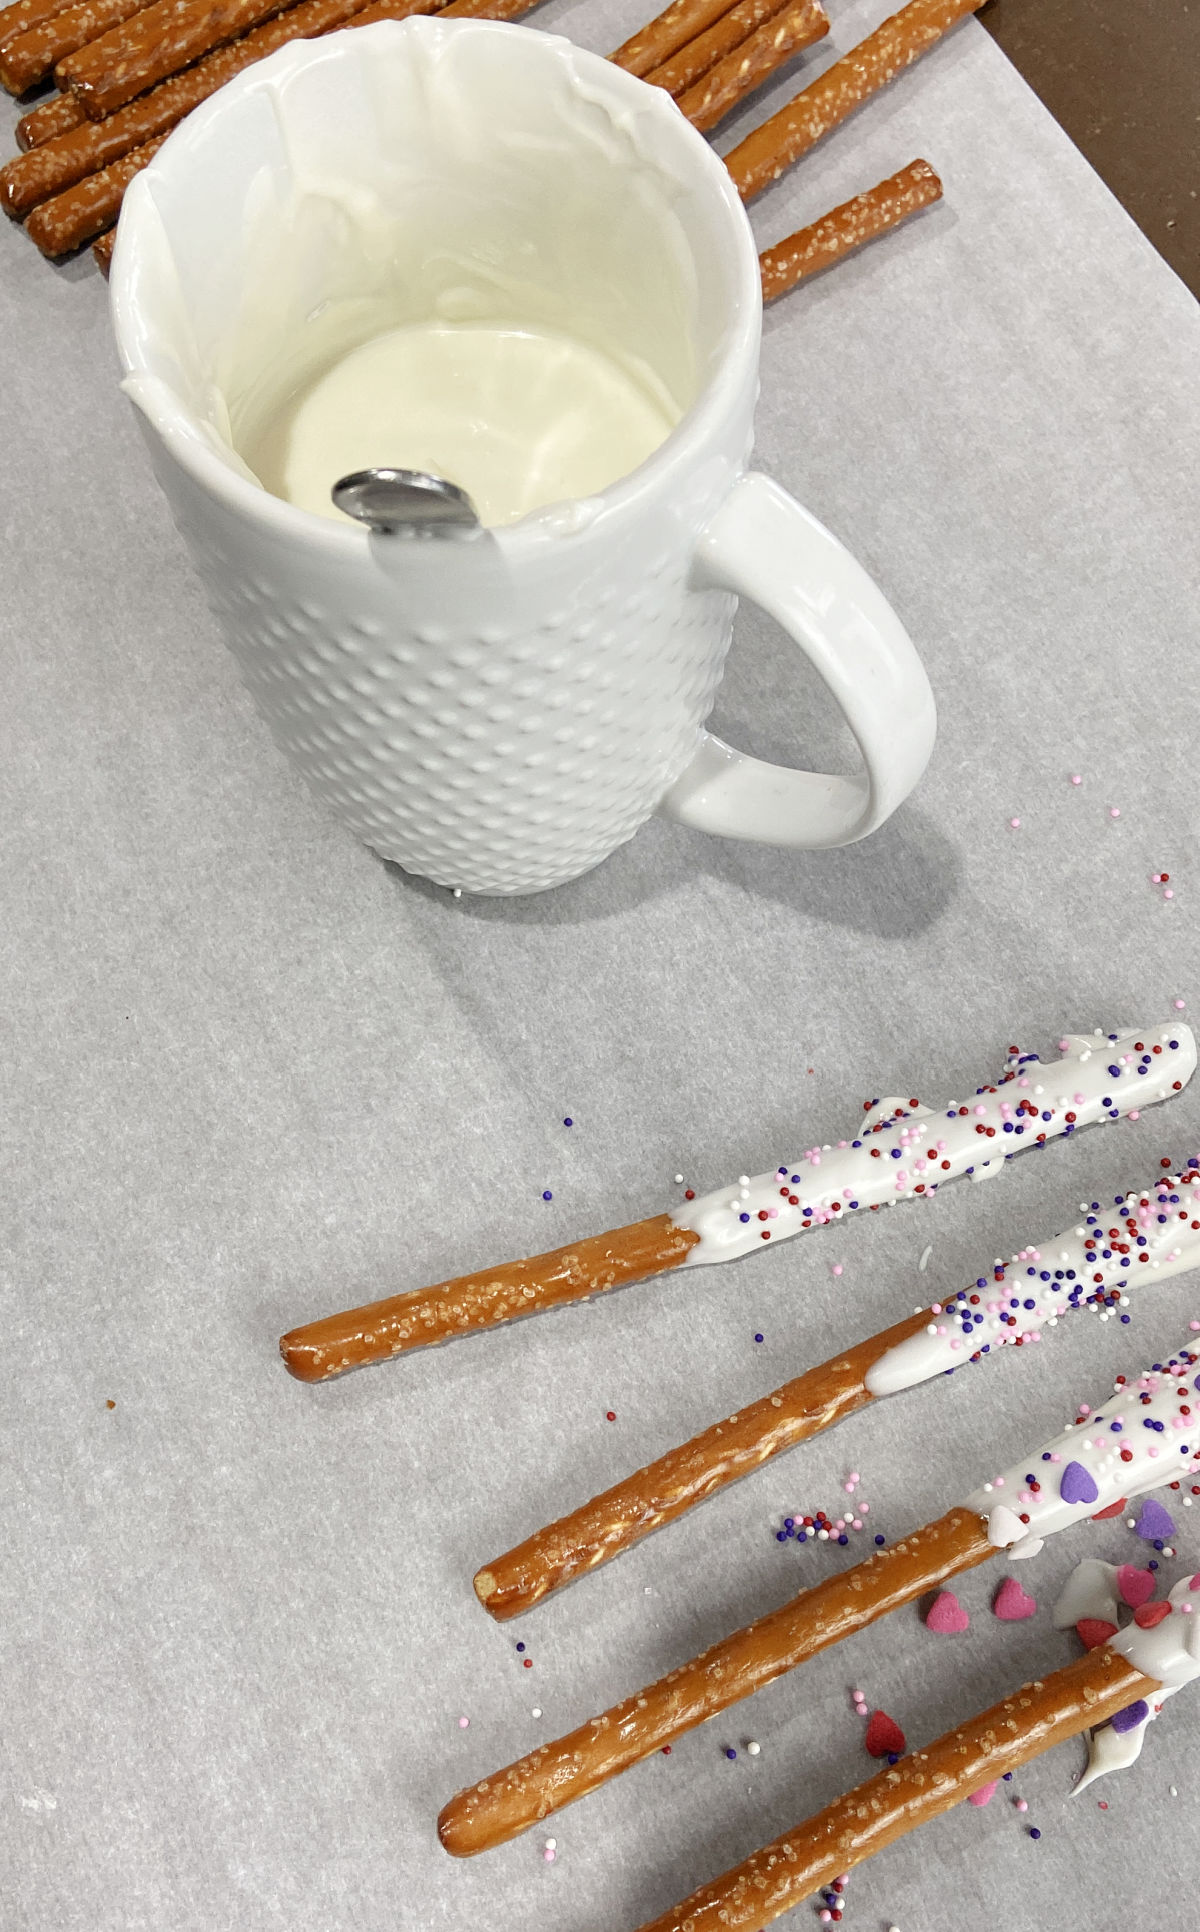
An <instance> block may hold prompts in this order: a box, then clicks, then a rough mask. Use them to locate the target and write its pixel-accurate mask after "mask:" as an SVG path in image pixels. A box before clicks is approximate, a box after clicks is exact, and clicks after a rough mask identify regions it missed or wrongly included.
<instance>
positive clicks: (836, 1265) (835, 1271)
mask: <svg viewBox="0 0 1200 1932" xmlns="http://www.w3.org/2000/svg"><path fill="white" fill-rule="evenodd" d="M830 1272H831V1273H832V1274H834V1275H840V1274H841V1272H842V1264H841V1262H840V1261H835V1262H834V1264H833V1267H832V1269H831V1270H830Z"/></svg>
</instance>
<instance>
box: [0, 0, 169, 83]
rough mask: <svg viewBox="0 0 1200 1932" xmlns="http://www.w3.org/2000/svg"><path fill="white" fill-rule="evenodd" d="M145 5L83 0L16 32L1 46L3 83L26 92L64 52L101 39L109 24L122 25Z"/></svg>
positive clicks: (140, 1)
mask: <svg viewBox="0 0 1200 1932" xmlns="http://www.w3.org/2000/svg"><path fill="white" fill-rule="evenodd" d="M142 4H143V0H80V4H77V5H75V6H71V7H67V8H65V9H64V10H63V12H62V13H56V14H54V15H53V16H52V17H51V18H50V19H49V20H43V21H40V22H39V23H38V24H37V26H34V27H30V28H28V29H27V30H26V31H25V32H24V33H22V34H17V35H16V36H14V38H13V39H12V40H10V41H8V42H7V43H6V44H5V46H4V47H3V48H2V49H0V85H3V86H4V87H6V88H7V89H8V92H9V93H10V94H24V93H25V92H26V91H27V90H28V89H29V88H31V87H33V86H34V85H35V84H36V82H38V81H40V80H44V79H45V78H46V75H47V74H48V73H49V72H50V70H51V68H52V67H53V66H54V65H55V64H56V62H58V61H60V60H62V59H63V57H64V56H65V55H67V54H73V53H75V52H77V51H78V49H79V48H80V47H86V46H87V45H88V43H89V41H92V40H98V39H99V38H100V35H101V34H103V33H107V32H108V30H109V28H110V27H119V26H120V25H121V24H122V23H123V22H124V21H126V20H128V19H129V17H130V15H131V14H135V13H137V12H138V10H139V8H140V7H141V6H142Z"/></svg>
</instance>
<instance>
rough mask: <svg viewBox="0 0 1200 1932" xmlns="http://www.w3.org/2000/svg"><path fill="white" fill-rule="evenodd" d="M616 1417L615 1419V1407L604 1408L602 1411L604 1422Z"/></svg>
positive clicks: (612, 1420) (613, 1420) (613, 1419)
mask: <svg viewBox="0 0 1200 1932" xmlns="http://www.w3.org/2000/svg"><path fill="white" fill-rule="evenodd" d="M616 1419H617V1412H616V1410H615V1409H606V1410H605V1411H604V1420H605V1421H606V1422H615V1421H616Z"/></svg>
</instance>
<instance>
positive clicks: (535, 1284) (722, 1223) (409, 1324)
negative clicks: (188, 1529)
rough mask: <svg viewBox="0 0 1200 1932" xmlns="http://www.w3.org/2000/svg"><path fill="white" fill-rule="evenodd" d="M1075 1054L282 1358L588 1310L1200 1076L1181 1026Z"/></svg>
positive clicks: (350, 1360)
mask: <svg viewBox="0 0 1200 1932" xmlns="http://www.w3.org/2000/svg"><path fill="white" fill-rule="evenodd" d="M1062 1051H1063V1052H1064V1054H1065V1055H1066V1057H1065V1058H1064V1059H1062V1060H1058V1061H1054V1062H1052V1063H1049V1064H1045V1063H1043V1062H1042V1061H1041V1060H1039V1059H1038V1056H1037V1055H1036V1054H1033V1053H1030V1054H1021V1053H1019V1052H1017V1051H1016V1050H1015V1049H1013V1050H1012V1051H1011V1052H1010V1054H1009V1057H1008V1060H1007V1061H1006V1063H1005V1070H1004V1072H1003V1073H1002V1074H1001V1075H1000V1077H999V1080H998V1081H997V1082H996V1084H995V1085H988V1086H983V1087H980V1088H978V1089H977V1091H976V1093H975V1094H974V1096H973V1098H972V1099H971V1101H970V1102H969V1103H962V1104H955V1105H947V1106H943V1107H940V1108H937V1109H930V1108H928V1107H923V1106H922V1105H921V1104H920V1102H919V1101H918V1100H916V1099H914V1098H911V1097H910V1098H909V1099H907V1100H903V1101H901V1100H889V1101H876V1102H874V1103H870V1102H868V1103H867V1105H866V1113H865V1117H864V1118H863V1120H862V1122H861V1124H860V1126H859V1128H858V1131H857V1136H856V1138H854V1139H853V1140H843V1141H840V1142H839V1143H838V1145H837V1147H836V1148H834V1147H824V1148H820V1147H814V1148H811V1149H810V1150H809V1151H808V1152H807V1153H806V1154H804V1155H803V1156H802V1157H801V1158H800V1159H798V1160H796V1161H789V1162H787V1163H785V1164H784V1165H783V1166H781V1167H779V1168H777V1169H776V1170H775V1172H774V1173H771V1174H759V1175H757V1176H756V1177H755V1178H754V1179H753V1180H751V1179H750V1178H749V1176H744V1177H743V1178H742V1180H740V1181H738V1182H736V1183H731V1184H730V1185H729V1186H728V1187H724V1188H719V1189H718V1190H717V1191H716V1192H715V1193H712V1194H708V1195H705V1196H704V1197H703V1198H702V1199H701V1200H698V1201H694V1202H692V1203H690V1204H689V1206H688V1207H687V1209H686V1211H678V1212H676V1213H675V1214H674V1215H671V1216H668V1215H660V1216H657V1217H656V1218H655V1219H654V1220H652V1221H649V1222H640V1223H638V1224H637V1226H636V1227H634V1228H632V1229H624V1228H619V1229H617V1230H616V1231H615V1232H614V1233H612V1234H607V1235H599V1236H594V1237H593V1238H592V1240H591V1241H585V1242H580V1243H578V1244H576V1245H575V1246H573V1247H570V1248H561V1249H556V1250H555V1251H554V1253H552V1254H549V1255H542V1256H538V1257H536V1258H535V1259H534V1260H532V1261H518V1262H512V1263H510V1264H509V1265H508V1266H506V1267H500V1268H495V1269H492V1270H489V1271H488V1272H486V1273H483V1274H474V1275H467V1276H464V1277H461V1278H460V1279H457V1280H454V1281H449V1282H443V1283H441V1284H440V1285H439V1286H437V1287H434V1288H426V1289H418V1290H416V1291H414V1292H412V1293H410V1294H406V1295H393V1296H390V1297H388V1298H386V1299H385V1300H382V1301H377V1302H372V1303H371V1304H369V1305H368V1306H367V1307H364V1308H354V1309H350V1310H349V1311H347V1312H346V1313H344V1314H340V1315H330V1316H327V1317H326V1318H325V1319H324V1320H322V1321H318V1322H312V1323H309V1324H308V1325H306V1326H305V1327H303V1328H297V1329H293V1330H292V1331H291V1333H290V1334H287V1335H285V1336H283V1338H282V1340H281V1341H280V1344H279V1347H280V1353H281V1354H282V1356H283V1359H284V1362H285V1364H286V1365H287V1367H288V1368H289V1369H290V1370H291V1372H292V1374H293V1375H296V1376H299V1377H300V1379H301V1380H302V1381H305V1382H320V1381H324V1380H326V1379H327V1378H328V1377H329V1376H332V1375H340V1374H341V1373H342V1371H343V1370H344V1369H349V1368H361V1367H362V1366H363V1365H364V1364H366V1363H369V1362H382V1361H386V1360H387V1359H388V1358H389V1357H390V1356H393V1355H401V1354H404V1353H405V1352H406V1351H407V1350H409V1349H412V1348H421V1347H423V1346H424V1345H425V1344H426V1343H427V1342H440V1341H445V1340H447V1339H448V1338H449V1337H450V1336H453V1335H464V1334H469V1333H471V1332H473V1331H475V1330H477V1329H481V1328H491V1327H494V1326H496V1325H497V1324H498V1323H501V1322H507V1321H512V1320H513V1319H514V1318H515V1317H517V1316H519V1315H527V1314H534V1313H535V1312H537V1310H539V1309H541V1308H546V1307H555V1306H559V1305H560V1304H562V1303H563V1302H567V1301H586V1300H587V1299H588V1298H589V1297H590V1296H591V1295H594V1294H596V1293H599V1292H601V1291H603V1290H605V1289H607V1288H610V1287H613V1286H615V1285H616V1283H617V1281H618V1280H621V1281H634V1280H637V1279H639V1278H641V1277H645V1276H649V1275H654V1274H662V1273H665V1272H666V1271H667V1270H668V1269H672V1268H677V1267H680V1266H685V1267H691V1266H694V1265H696V1264H707V1263H710V1262H718V1261H733V1260H736V1259H737V1258H738V1257H739V1256H741V1255H745V1254H750V1253H752V1252H755V1251H757V1250H758V1249H759V1248H760V1247H761V1246H762V1244H763V1243H764V1242H768V1241H771V1240H772V1239H774V1240H776V1241H779V1240H786V1239H787V1238H788V1237H789V1236H791V1235H794V1234H803V1233H806V1232H807V1231H808V1230H809V1229H811V1228H814V1227H820V1226H824V1225H825V1224H827V1223H828V1222H831V1221H840V1220H842V1219H844V1218H845V1216H847V1215H849V1214H852V1213H856V1212H859V1211H862V1210H864V1209H867V1208H872V1209H873V1208H878V1207H885V1206H890V1205H894V1204H895V1203H896V1202H897V1201H900V1200H911V1199H913V1198H916V1197H921V1196H924V1197H927V1198H928V1197H932V1196H933V1195H935V1194H936V1193H937V1192H938V1191H939V1189H940V1188H941V1187H942V1186H943V1185H944V1184H945V1183H946V1182H947V1181H951V1180H955V1179H956V1178H958V1177H959V1176H960V1175H968V1176H971V1177H973V1178H977V1179H982V1178H983V1177H984V1176H985V1175H989V1174H993V1173H996V1172H998V1171H999V1170H1000V1169H1001V1168H1002V1166H1003V1165H1004V1163H1005V1161H1007V1160H1011V1159H1012V1158H1013V1157H1014V1155H1016V1154H1018V1153H1020V1152H1021V1151H1022V1149H1023V1148H1026V1147H1039V1146H1044V1145H1046V1144H1047V1143H1048V1142H1049V1141H1051V1140H1056V1139H1058V1138H1059V1137H1060V1136H1064V1135H1070V1134H1073V1133H1075V1132H1077V1131H1078V1129H1079V1128H1080V1127H1085V1126H1087V1125H1089V1124H1090V1123H1091V1122H1095V1121H1106V1120H1116V1119H1118V1118H1119V1117H1120V1116H1121V1115H1122V1114H1125V1113H1128V1112H1130V1111H1131V1110H1132V1109H1134V1108H1140V1107H1143V1106H1147V1105H1149V1104H1150V1103H1151V1101H1154V1100H1165V1099H1167V1098H1168V1097H1169V1096H1170V1095H1171V1094H1172V1093H1178V1092H1179V1091H1180V1089H1181V1088H1182V1087H1184V1086H1185V1085H1186V1084H1187V1082H1188V1080H1190V1079H1191V1076H1192V1074H1193V1072H1194V1071H1195V1066H1196V1044H1195V1041H1194V1039H1193V1038H1192V1035H1191V1033H1190V1031H1189V1030H1188V1028H1187V1027H1182V1026H1180V1027H1155V1028H1153V1029H1150V1030H1146V1031H1142V1030H1135V1031H1131V1032H1127V1033H1109V1034H1103V1033H1096V1034H1093V1035H1091V1036H1088V1037H1086V1038H1085V1037H1082V1036H1080V1035H1073V1036H1071V1038H1070V1039H1068V1040H1065V1041H1063V1042H1062ZM647 1231H651V1232H650V1234H649V1239H648V1238H647ZM575 1257H578V1259H577V1260H576V1259H575ZM614 1259H615V1260H616V1261H617V1262H618V1263H619V1266H620V1272H619V1274H617V1275H614V1274H613V1273H612V1272H611V1269H612V1267H613V1263H614Z"/></svg>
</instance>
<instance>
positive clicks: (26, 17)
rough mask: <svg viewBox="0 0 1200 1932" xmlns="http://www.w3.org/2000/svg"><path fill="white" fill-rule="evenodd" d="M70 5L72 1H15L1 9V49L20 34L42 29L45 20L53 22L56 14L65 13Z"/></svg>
mask: <svg viewBox="0 0 1200 1932" xmlns="http://www.w3.org/2000/svg"><path fill="white" fill-rule="evenodd" d="M70 4H71V0H14V4H13V5H12V6H10V7H0V49H3V48H5V47H7V46H8V43H9V41H10V40H15V39H16V38H17V36H18V34H25V33H28V32H29V29H30V28H31V27H40V26H41V24H42V22H43V21H44V20H53V18H54V16H55V14H56V13H65V12H66V10H67V8H68V7H69V6H70Z"/></svg>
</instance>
